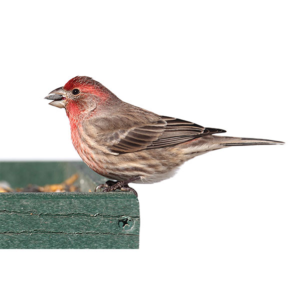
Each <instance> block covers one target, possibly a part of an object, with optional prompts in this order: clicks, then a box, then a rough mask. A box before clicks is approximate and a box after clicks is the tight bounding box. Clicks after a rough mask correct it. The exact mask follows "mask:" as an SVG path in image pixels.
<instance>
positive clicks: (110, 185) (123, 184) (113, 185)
mask: <svg viewBox="0 0 300 300" xmlns="http://www.w3.org/2000/svg"><path fill="white" fill-rule="evenodd" d="M131 181H132V180H130V182H131ZM128 182H129V180H127V181H112V180H108V181H107V182H106V183H105V184H100V185H98V186H97V187H96V189H95V192H98V191H101V192H103V193H109V192H114V191H115V190H121V191H124V192H133V194H134V195H135V196H136V197H137V196H138V194H137V192H136V190H134V189H133V188H131V187H130V186H128Z"/></svg>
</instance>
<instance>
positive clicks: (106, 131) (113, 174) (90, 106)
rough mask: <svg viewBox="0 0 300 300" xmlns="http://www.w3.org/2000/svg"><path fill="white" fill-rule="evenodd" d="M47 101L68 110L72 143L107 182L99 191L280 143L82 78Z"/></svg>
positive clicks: (150, 180)
mask: <svg viewBox="0 0 300 300" xmlns="http://www.w3.org/2000/svg"><path fill="white" fill-rule="evenodd" d="M45 99H48V100H53V101H52V102H51V103H49V104H50V105H53V106H56V107H59V108H65V110H66V113H67V116H68V117H69V120H70V125H71V137H72V142H73V145H74V147H75V149H76V150H77V152H78V154H79V155H80V157H81V158H82V160H83V161H84V162H85V163H86V164H87V165H88V166H89V167H90V168H91V169H92V170H94V171H95V172H96V173H98V174H101V175H103V176H105V177H107V178H110V179H113V180H116V181H111V180H109V181H107V182H106V184H104V185H100V186H98V187H97V189H99V190H102V191H103V192H110V191H114V190H116V189H121V190H125V191H130V190H131V191H133V192H134V193H135V194H136V195H137V193H136V192H135V190H133V189H132V188H130V187H129V186H128V184H129V183H130V182H134V183H155V182H159V181H161V180H164V179H167V178H170V177H171V176H172V175H173V174H174V173H175V171H176V169H177V168H178V167H179V166H180V165H182V164H183V163H184V162H185V161H187V160H189V159H191V158H193V157H195V156H198V155H201V154H204V153H207V152H209V151H212V150H217V149H222V148H227V147H231V146H250V145H277V144H284V143H283V142H279V141H272V140H264V139H252V138H238V137H228V136H217V135H215V134H218V133H224V132H226V131H225V130H222V129H217V128H209V127H203V126H200V125H197V124H195V123H193V122H189V121H184V120H181V119H177V118H172V117H166V116H160V115H157V114H155V113H153V112H150V111H147V110H145V109H142V108H139V107H136V106H134V105H131V104H129V103H126V102H123V101H122V100H120V99H119V98H118V97H117V96H116V95H114V94H113V93H112V92H111V91H109V90H108V89H107V88H106V87H104V86H103V85H102V84H101V83H99V82H97V81H95V80H93V79H92V78H90V77H86V76H77V77H74V78H72V79H71V80H70V81H68V82H67V83H66V84H65V86H63V87H60V88H58V89H55V90H53V91H52V92H51V93H50V94H49V95H48V96H47V97H46V98H45Z"/></svg>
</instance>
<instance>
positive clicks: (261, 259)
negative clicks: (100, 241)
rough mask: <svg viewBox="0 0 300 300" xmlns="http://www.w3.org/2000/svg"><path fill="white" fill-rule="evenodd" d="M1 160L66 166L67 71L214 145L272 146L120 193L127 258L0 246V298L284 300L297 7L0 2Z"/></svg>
mask: <svg viewBox="0 0 300 300" xmlns="http://www.w3.org/2000/svg"><path fill="white" fill-rule="evenodd" d="M0 11H1V18H0V25H1V48H0V53H1V56H0V66H1V68H0V82H1V91H0V95H1V100H0V104H1V106H0V107H1V117H0V127H1V137H0V138H1V150H0V159H1V160H74V159H79V156H78V155H77V153H76V152H75V150H74V149H73V146H72V144H71V139H70V129H69V123H68V119H67V117H66V115H65V112H64V110H58V109H56V108H54V107H51V106H48V105H47V101H46V100H43V98H44V97H45V96H46V95H47V94H48V93H49V92H50V91H51V90H53V89H55V88H57V87H59V86H62V85H64V84H65V83H66V82H67V81H68V80H69V79H71V78H72V77H74V76H76V75H87V76H91V77H93V78H94V79H96V80H98V81H100V82H101V83H102V84H104V85H105V86H107V87H108V88H109V89H110V90H112V91H113V92H114V93H115V94H116V95H117V96H118V97H120V98H121V99H122V100H124V101H126V102H130V103H132V104H134V105H137V106H141V107H143V108H146V109H148V110H152V111H154V112H156V113H159V114H162V115H167V116H175V117H179V118H181V119H186V120H190V121H194V122H197V123H199V124H200V125H204V126H209V127H217V128H224V129H226V130H227V132H228V135H232V136H243V137H256V138H268V139H277V140H283V141H285V142H286V145H284V146H261V147H236V148H231V149H226V150H221V151H216V152H213V153H209V154H206V155H204V156H200V157H198V158H196V159H194V160H192V161H190V162H188V163H186V164H185V165H184V166H183V167H182V168H181V169H180V171H179V172H178V174H177V175H176V176H175V177H174V178H172V179H170V180H168V181H164V182H161V183H158V184H155V185H133V187H134V188H136V189H137V190H138V192H139V199H140V208H141V221H142V224H141V241H140V250H136V251H125V250H123V251H122V250H120V251H113V250H108V251H100V250H91V251H88V250H81V251H75V250H65V251H62V250H60V251H59V250H57V251H38V250H36V251H33V250H31V251H22V250H20V251H1V256H0V266H1V272H0V281H1V290H0V294H1V299H91V298H92V299H231V300H233V299H289V300H291V299H299V298H300V287H299V282H300V274H299V273H300V271H299V270H300V259H299V256H300V255H299V253H300V247H299V239H300V221H299V209H300V205H299V200H300V197H299V146H300V145H299V140H300V139H299V80H300V71H299V70H300V60H299V56H300V47H299V29H300V22H299V14H300V11H299V2H298V1H274V0H273V1H263V0H259V1H88V0H86V1H74V0H73V1H53V0H52V1H30V0H28V1H5V2H4V1H2V2H1V5H0Z"/></svg>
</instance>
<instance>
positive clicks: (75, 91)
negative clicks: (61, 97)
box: [72, 89, 80, 95]
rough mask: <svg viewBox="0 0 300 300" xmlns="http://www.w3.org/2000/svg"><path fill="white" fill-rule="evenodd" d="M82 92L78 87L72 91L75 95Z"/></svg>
mask: <svg viewBox="0 0 300 300" xmlns="http://www.w3.org/2000/svg"><path fill="white" fill-rule="evenodd" d="M79 93H80V91H79V90H78V89H74V90H73V91H72V94H73V95H78V94H79Z"/></svg>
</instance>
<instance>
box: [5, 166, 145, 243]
mask: <svg viewBox="0 0 300 300" xmlns="http://www.w3.org/2000/svg"><path fill="white" fill-rule="evenodd" d="M74 173H78V174H79V179H78V183H79V186H80V192H75V193H0V248H1V249H17V248H18V249H66V248H69V249H84V248H89V249H137V248H138V247H139V227H140V217H139V202H138V199H137V198H136V196H135V195H134V194H133V193H128V192H113V193H94V192H89V191H90V190H92V191H94V189H95V187H96V185H97V184H100V183H104V182H105V181H106V180H107V179H106V178H104V177H101V176H99V175H98V174H96V173H94V172H93V171H92V170H90V169H89V168H88V167H87V166H86V165H85V164H84V163H82V162H1V163H0V181H7V182H9V183H10V185H11V187H12V188H16V187H24V186H27V185H28V184H36V185H40V186H43V185H46V184H56V183H60V182H63V181H64V180H65V179H66V178H68V177H70V176H71V175H72V174H74Z"/></svg>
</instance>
